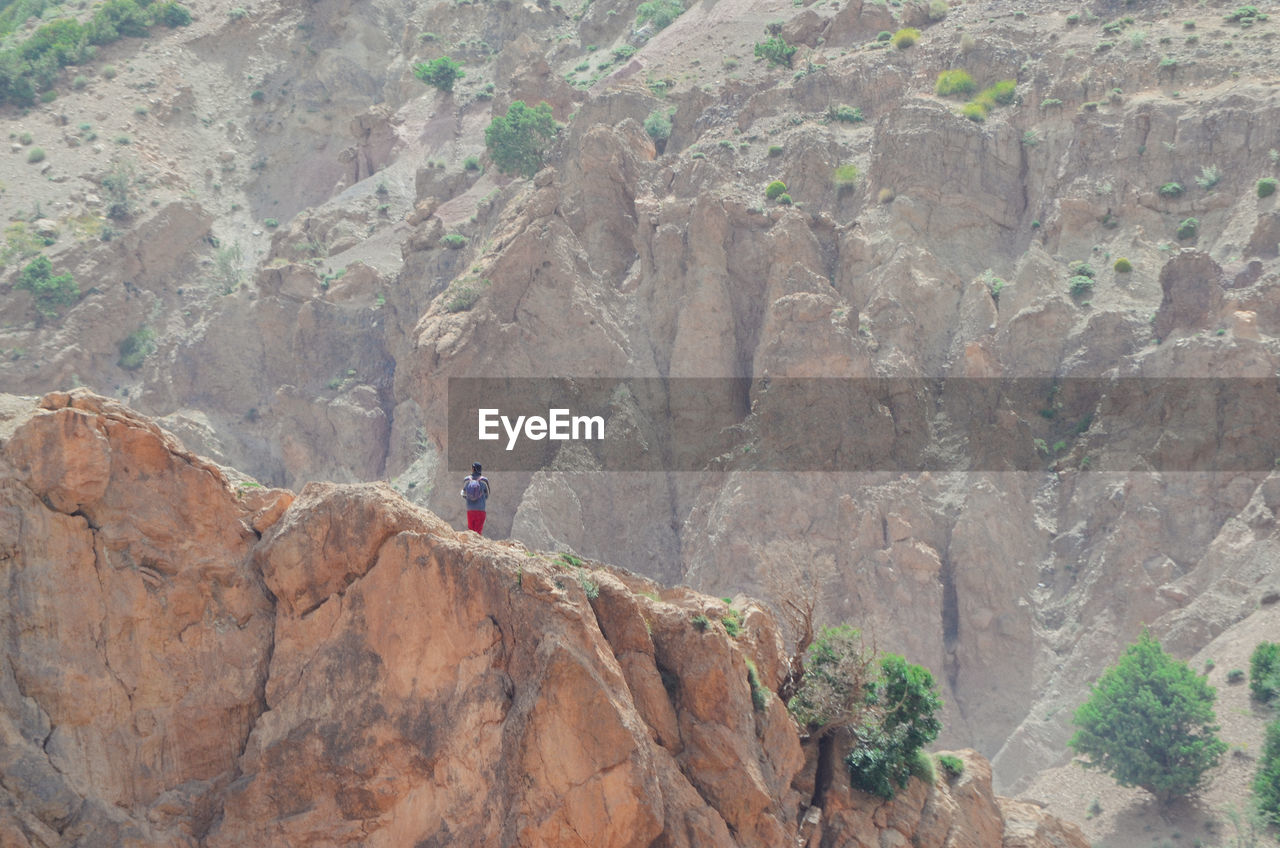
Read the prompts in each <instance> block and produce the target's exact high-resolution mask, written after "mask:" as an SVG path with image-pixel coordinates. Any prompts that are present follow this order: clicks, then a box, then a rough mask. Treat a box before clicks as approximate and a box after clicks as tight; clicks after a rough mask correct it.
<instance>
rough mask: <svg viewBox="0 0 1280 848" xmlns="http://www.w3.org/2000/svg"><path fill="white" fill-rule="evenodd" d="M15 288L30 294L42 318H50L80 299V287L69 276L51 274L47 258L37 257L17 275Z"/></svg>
mask: <svg viewBox="0 0 1280 848" xmlns="http://www.w3.org/2000/svg"><path fill="white" fill-rule="evenodd" d="M17 288H19V289H22V290H23V291H29V292H31V294H32V296H33V297H34V298H35V301H36V311H37V312H39V313H40V316H41V317H42V318H52V317H54V316H55V315H57V314H58V313H59V312H60V311H61V310H62V307H64V306H70V305H71V304H73V303H75V302H76V301H77V300H79V299H80V287H79V286H77V285H76V281H75V279H74V278H72V276H71V275H70V274H58V275H56V276H55V275H54V273H53V263H52V262H50V261H49V257H47V256H37V257H36V258H35V259H33V260H31V262H30V264H28V265H27V267H25V268H23V269H22V273H21V274H19V275H18V283H17Z"/></svg>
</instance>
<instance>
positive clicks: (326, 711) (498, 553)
mask: <svg viewBox="0 0 1280 848" xmlns="http://www.w3.org/2000/svg"><path fill="white" fill-rule="evenodd" d="M0 526H3V533H2V534H0V539H2V540H3V542H2V545H3V547H2V548H0V575H2V576H3V580H4V584H5V585H6V586H7V587H8V590H7V591H6V592H5V593H4V595H3V596H0V609H2V611H3V616H2V620H3V621H4V622H6V626H5V630H4V633H3V642H2V643H0V651H2V652H3V657H4V660H5V661H4V663H3V665H0V844H3V845H5V846H6V848H8V846H14V848H28V846H45V847H46V848H53V846H73V845H85V846H87V845H102V844H116V845H132V846H161V845H163V846H209V848H215V846H216V847H217V848H221V847H222V846H240V845H305V844H321V843H323V844H327V845H353V846H354V845H361V846H403V845H515V846H543V845H546V846H551V845H554V846H573V845H581V846H672V847H673V848H674V847H675V846H725V848H730V846H761V848H764V846H780V845H796V844H799V845H811V846H815V847H816V846H818V845H822V846H872V845H875V846H883V845H901V844H906V843H907V842H908V841H910V843H911V844H914V845H918V846H936V848H943V846H966V845H972V846H994V845H1004V846H1008V848H1013V847H1014V846H1017V847H1018V848H1023V846H1027V848H1051V846H1052V847H1056V848H1061V846H1073V848H1083V846H1084V845H1085V843H1084V842H1083V841H1082V840H1081V838H1080V836H1079V833H1078V831H1077V830H1076V829H1075V828H1074V826H1071V825H1064V824H1062V823H1061V822H1058V821H1057V820H1054V819H1051V818H1048V817H1046V816H1043V815H1041V814H1039V812H1038V810H1037V809H1036V808H1034V807H1032V806H1029V805H1025V804H1017V803H1014V802H1009V801H1005V800H1003V799H998V798H996V797H995V796H994V795H993V794H992V791H991V781H990V767H989V765H988V764H987V763H986V761H985V760H983V759H982V758H981V757H980V756H978V755H977V754H976V753H974V752H964V753H963V757H964V760H965V763H966V768H965V771H964V774H963V775H962V776H961V777H959V778H956V779H953V780H952V781H951V782H948V780H947V779H946V778H939V779H938V781H937V782H936V783H934V784H932V785H926V784H924V783H922V782H920V781H913V783H912V784H911V785H910V787H909V789H908V790H907V791H905V792H904V793H902V794H901V795H900V796H899V797H898V798H896V799H895V800H893V801H892V802H882V801H879V800H876V799H872V798H870V797H868V796H865V795H862V794H861V793H858V792H856V791H853V790H851V789H850V788H849V786H848V783H847V779H844V778H842V777H841V776H840V775H837V776H836V777H835V779H834V780H833V781H832V780H827V779H825V778H819V777H818V775H817V774H816V771H815V768H816V766H815V758H814V756H813V752H812V750H809V751H808V755H806V750H807V749H806V748H805V747H803V746H802V744H801V742H800V739H799V736H798V734H797V729H796V727H795V725H794V723H793V721H792V719H791V718H790V716H789V714H788V713H787V711H786V709H785V707H784V705H783V704H782V703H781V701H780V700H779V699H778V697H777V696H776V695H775V694H773V693H772V692H763V691H757V692H754V693H753V691H752V684H751V683H750V682H749V678H750V676H751V675H752V674H758V676H759V680H761V681H764V683H765V685H766V686H769V687H771V688H776V686H777V685H778V684H780V682H781V679H782V676H783V659H782V652H781V649H780V645H781V638H780V635H779V633H778V630H777V627H776V625H775V624H774V621H773V619H772V617H771V616H770V615H769V614H768V613H766V612H764V611H763V610H761V609H760V608H758V607H756V606H755V605H754V604H753V603H751V602H750V601H747V600H745V599H742V598H739V599H738V600H736V601H735V605H736V607H737V609H738V610H739V611H740V612H741V613H742V614H743V622H744V627H743V631H742V632H741V634H739V635H738V636H737V637H736V638H735V637H731V636H730V635H729V634H728V633H727V632H726V630H725V629H724V628H723V627H721V626H720V625H719V623H718V622H719V620H720V618H721V617H722V616H724V615H725V614H727V609H726V608H725V603H724V601H722V600H720V599H716V598H711V597H707V596H704V595H700V594H697V593H695V592H692V591H690V590H687V589H678V588H677V589H665V588H662V587H661V586H659V585H658V584H656V583H653V582H651V581H648V580H645V579H642V578H639V577H636V576H634V575H631V574H629V573H627V572H623V571H620V570H616V569H611V568H608V567H605V566H602V565H599V564H596V563H585V562H582V561H580V560H577V559H576V558H573V557H567V556H555V555H551V554H544V553H539V552H536V551H530V550H525V549H524V548H523V547H521V546H520V545H517V544H514V543H505V542H491V541H488V540H484V539H481V538H479V537H477V536H475V535H474V534H470V533H466V532H458V531H455V530H453V529H452V528H451V527H449V526H448V525H447V524H445V523H444V522H443V521H441V520H440V519H439V518H437V517H435V516H434V515H432V514H430V513H428V512H426V511H424V510H421V509H419V508H417V507H413V506H411V505H410V504H408V503H407V502H405V501H404V500H403V499H401V498H400V497H399V496H398V495H396V494H395V493H394V492H392V491H391V490H390V489H389V488H387V487H386V486H384V485H382V484H355V485H335V484H320V483H315V484H309V485H308V486H306V487H305V488H304V489H303V490H302V491H301V492H300V493H298V494H297V495H296V496H295V495H294V494H292V493H289V492H287V491H284V490H279V489H266V488H263V487H261V486H259V485H258V484H256V483H254V482H253V481H252V480H249V479H247V478H245V477H243V476H241V475H238V474H236V473H234V472H231V471H228V470H225V469H223V468H220V467H218V466H216V465H214V464H212V463H210V462H209V461H207V460H204V459H202V458H200V457H198V456H195V455H193V454H191V453H189V452H188V451H186V450H185V449H183V448H182V447H181V446H180V445H179V444H178V443H177V441H176V440H175V439H174V438H173V437H172V436H170V435H168V434H167V433H166V432H165V431H163V430H161V429H160V428H158V427H157V426H156V425H155V424H154V423H153V422H151V421H149V420H148V419H146V418H144V417H142V416H140V415H138V414H137V413H135V412H133V411H131V410H130V409H128V408H127V407H125V406H123V405H120V404H118V403H116V402H113V401H110V400H108V399H106V398H102V397H99V396H96V395H92V394H89V393H87V392H84V391H76V392H72V393H69V394H66V393H57V394H52V395H48V396H46V397H44V398H43V399H41V400H40V401H39V402H38V404H36V403H32V402H31V401H29V400H25V399H21V398H17V397H14V396H11V395H0ZM695 616H705V617H706V619H707V621H708V622H709V624H708V626H705V627H698V626H695V623H694V621H693V619H694V617H695ZM704 623H706V622H704ZM752 667H754V669H755V671H752V672H749V669H750V668H752ZM819 781H821V783H822V785H821V786H817V785H816V784H817V783H818V782H819ZM815 793H816V794H820V795H822V796H823V797H824V798H825V799H826V800H824V802H823V809H822V810H818V809H817V808H816V807H812V808H811V806H810V804H811V802H812V801H813V800H814V796H815ZM797 840H799V841H797Z"/></svg>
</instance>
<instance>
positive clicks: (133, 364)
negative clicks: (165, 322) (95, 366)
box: [116, 326, 156, 371]
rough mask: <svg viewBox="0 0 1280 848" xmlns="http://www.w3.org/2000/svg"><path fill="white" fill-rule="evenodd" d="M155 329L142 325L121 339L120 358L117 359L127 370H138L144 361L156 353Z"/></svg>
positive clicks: (117, 362) (119, 346)
mask: <svg viewBox="0 0 1280 848" xmlns="http://www.w3.org/2000/svg"><path fill="white" fill-rule="evenodd" d="M155 338H156V334H155V331H154V330H152V329H151V328H150V327H147V326H142V327H139V328H138V329H136V330H134V331H133V332H132V333H130V334H129V335H127V336H125V337H124V338H123V339H121V340H120V344H119V345H117V347H118V349H119V351H120V358H119V359H118V360H117V361H116V364H118V365H119V366H120V367H121V368H123V369H124V370H126V371H136V370H137V369H139V368H141V367H142V361H143V360H144V359H146V358H147V357H148V356H150V355H151V354H153V353H155V350H156V342H155Z"/></svg>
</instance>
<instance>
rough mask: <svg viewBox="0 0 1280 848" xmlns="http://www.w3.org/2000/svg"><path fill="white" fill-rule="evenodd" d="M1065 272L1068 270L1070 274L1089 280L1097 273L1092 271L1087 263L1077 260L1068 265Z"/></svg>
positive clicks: (1091, 267)
mask: <svg viewBox="0 0 1280 848" xmlns="http://www.w3.org/2000/svg"><path fill="white" fill-rule="evenodd" d="M1067 270H1069V271H1070V272H1071V273H1072V274H1078V275H1080V276H1081V277H1089V278H1090V279H1092V278H1094V277H1096V276H1098V272H1097V271H1095V270H1093V266H1092V265H1090V264H1089V263H1088V262H1084V261H1083V260H1079V259H1077V260H1076V261H1075V262H1072V263H1071V264H1070V265H1068V266H1067Z"/></svg>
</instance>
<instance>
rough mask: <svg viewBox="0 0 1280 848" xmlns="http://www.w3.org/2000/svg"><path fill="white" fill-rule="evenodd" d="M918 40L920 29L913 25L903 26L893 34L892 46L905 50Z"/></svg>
mask: <svg viewBox="0 0 1280 848" xmlns="http://www.w3.org/2000/svg"><path fill="white" fill-rule="evenodd" d="M919 40H920V30H918V29H916V28H915V27H903V28H902V29H900V30H898V31H897V32H895V33H894V34H893V46H894V47H896V48H898V49H899V50H906V49H907V48H908V47H911V46H912V45H914V44H915V43H916V42H917V41H919Z"/></svg>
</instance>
